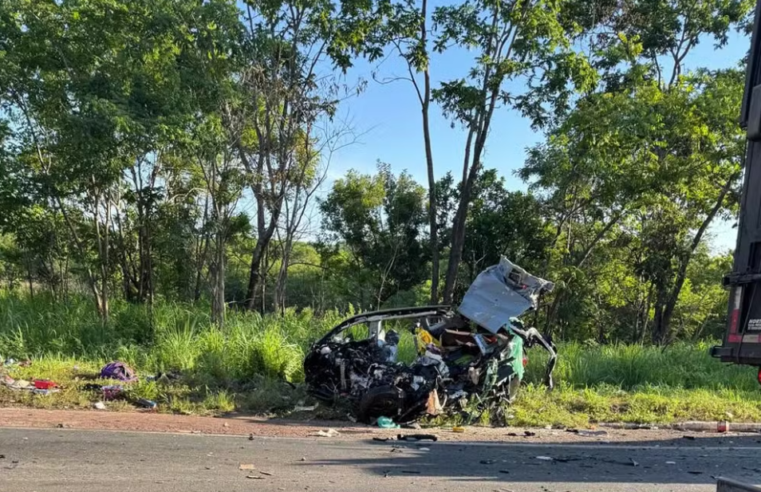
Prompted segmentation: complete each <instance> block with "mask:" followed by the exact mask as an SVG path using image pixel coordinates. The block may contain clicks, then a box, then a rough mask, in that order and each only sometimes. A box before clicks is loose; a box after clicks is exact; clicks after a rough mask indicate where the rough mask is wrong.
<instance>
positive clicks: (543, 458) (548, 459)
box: [536, 456, 554, 461]
mask: <svg viewBox="0 0 761 492" xmlns="http://www.w3.org/2000/svg"><path fill="white" fill-rule="evenodd" d="M536 459H538V460H540V461H554V460H553V458H552V457H551V456H537V457H536Z"/></svg>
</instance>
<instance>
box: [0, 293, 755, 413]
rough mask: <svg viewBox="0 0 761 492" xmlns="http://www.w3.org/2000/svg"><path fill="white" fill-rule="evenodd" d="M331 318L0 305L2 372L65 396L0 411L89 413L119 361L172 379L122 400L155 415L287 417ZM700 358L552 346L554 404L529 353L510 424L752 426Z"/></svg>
mask: <svg viewBox="0 0 761 492" xmlns="http://www.w3.org/2000/svg"><path fill="white" fill-rule="evenodd" d="M341 317H342V316H341V315H339V314H338V313H329V314H328V315H325V316H323V317H321V318H317V317H314V316H312V315H311V314H310V313H309V312H303V313H299V314H297V313H294V312H288V313H286V315H285V316H282V317H274V316H273V317H264V318H262V317H260V316H258V315H256V314H249V313H235V312H233V313H230V316H229V319H228V323H227V325H226V326H225V328H224V330H221V331H220V330H218V329H216V328H213V327H211V325H210V324H209V320H208V316H207V315H206V312H205V311H203V310H201V309H198V308H188V307H186V306H179V305H168V304H162V305H158V306H156V307H154V308H153V312H152V313H151V312H149V311H148V309H147V308H145V307H139V306H128V305H117V306H115V308H114V314H113V316H112V320H111V323H110V324H109V325H108V326H107V327H103V326H102V325H101V324H100V322H99V320H98V319H97V317H96V316H95V313H94V312H93V309H92V308H91V306H90V304H89V303H87V302H85V301H71V302H69V303H67V304H53V303H49V302H45V301H44V300H41V299H37V300H36V301H31V300H28V299H17V298H12V297H7V296H5V297H2V296H0V356H2V357H4V358H8V357H13V358H15V359H17V360H22V359H26V358H29V359H31V360H32V361H33V364H32V366H31V367H25V368H22V367H18V366H12V367H10V368H7V372H8V374H9V375H11V376H12V377H14V378H25V379H31V378H50V379H53V380H54V381H56V382H58V383H60V384H62V385H64V387H65V388H64V390H63V391H61V392H60V393H56V394H51V395H48V396H39V395H34V394H32V393H30V392H25V391H12V390H10V389H8V388H6V387H4V386H0V405H4V406H8V405H27V406H32V407H38V408H64V407H66V408H79V407H90V406H91V405H92V403H93V402H94V401H97V400H98V399H99V395H98V394H96V393H93V392H89V391H85V390H83V386H84V385H85V384H87V383H88V382H90V381H89V380H88V378H89V377H91V376H92V375H95V374H97V372H98V370H99V368H100V367H101V366H102V365H103V363H105V362H107V361H109V360H113V359H119V360H123V361H125V362H127V363H129V364H130V365H132V366H133V367H134V368H135V369H136V370H137V371H138V373H139V374H141V375H146V374H155V373H156V372H158V371H167V370H177V371H180V372H181V373H182V378H181V379H180V380H178V381H173V382H172V383H171V384H161V383H158V382H148V381H141V382H139V383H136V384H133V385H130V387H131V389H130V390H129V396H131V397H134V398H147V399H151V400H155V401H157V402H158V403H159V410H160V411H166V412H179V413H194V414H214V413H220V412H227V411H231V410H235V409H237V410H240V411H244V412H255V413H274V414H279V415H287V414H288V413H289V411H290V410H291V409H292V408H293V407H294V405H296V404H297V403H298V402H299V401H303V400H304V399H305V394H304V392H303V388H302V387H301V385H299V382H300V381H301V380H302V379H303V373H302V368H301V362H302V359H303V355H304V353H305V351H306V350H307V349H308V347H309V345H310V344H311V342H312V341H313V340H315V339H316V338H317V337H318V336H320V335H321V334H323V333H325V332H326V331H327V330H329V329H330V328H331V327H332V326H333V325H335V324H336V323H337V322H338V321H339V320H340V319H341ZM708 347H709V344H706V343H698V344H686V343H680V344H677V345H675V346H672V347H669V348H667V349H665V350H661V349H658V348H654V347H643V346H627V345H611V346H603V347H598V346H585V345H583V344H579V343H562V344H560V347H559V351H560V358H559V364H558V367H557V370H556V373H555V374H556V381H557V388H556V390H555V391H553V392H552V393H547V392H546V391H545V389H544V388H543V387H541V386H539V385H536V384H535V383H537V382H538V379H539V378H540V377H541V374H542V363H543V358H542V353H541V350H540V349H536V350H534V351H532V352H531V353H530V354H529V358H530V362H529V369H528V371H527V374H528V377H527V380H528V383H529V384H528V385H527V386H526V387H525V388H524V389H523V393H522V394H521V396H520V397H519V401H518V403H517V404H516V405H514V407H513V408H512V409H511V410H510V412H511V413H512V414H513V415H514V419H513V420H512V421H511V423H513V424H515V425H547V424H557V425H568V426H583V425H588V424H589V423H591V422H602V421H624V422H641V423H667V422H673V421H682V420H719V419H721V420H724V419H727V420H731V421H759V422H761V391H759V387H758V383H757V382H756V381H755V373H754V371H753V369H752V368H747V367H735V366H726V365H722V364H720V363H718V362H717V361H715V360H713V359H711V358H710V357H709V356H708ZM400 354H401V357H402V358H406V359H411V358H412V357H414V347H413V343H412V339H411V337H408V336H404V337H403V339H402V344H401V347H400ZM285 380H287V381H290V382H292V383H293V385H291V384H287V383H285V382H284V381H285ZM109 407H110V408H113V409H119V408H124V409H126V408H132V406H131V405H130V404H129V403H127V402H109ZM325 412H327V413H328V414H333V412H331V411H330V410H327V409H326V410H325ZM318 413H319V410H318Z"/></svg>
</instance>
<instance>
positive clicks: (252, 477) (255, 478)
mask: <svg viewBox="0 0 761 492" xmlns="http://www.w3.org/2000/svg"><path fill="white" fill-rule="evenodd" d="M246 478H250V479H251V480H264V477H263V476H261V475H246Z"/></svg>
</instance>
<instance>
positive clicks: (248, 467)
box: [238, 463, 256, 470]
mask: <svg viewBox="0 0 761 492" xmlns="http://www.w3.org/2000/svg"><path fill="white" fill-rule="evenodd" d="M238 470H256V467H255V466H254V465H253V464H251V463H241V464H240V465H239V466H238Z"/></svg>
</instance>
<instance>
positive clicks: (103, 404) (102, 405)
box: [92, 401, 106, 410]
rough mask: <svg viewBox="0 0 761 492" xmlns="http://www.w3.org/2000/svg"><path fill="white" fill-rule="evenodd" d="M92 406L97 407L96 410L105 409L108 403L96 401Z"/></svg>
mask: <svg viewBox="0 0 761 492" xmlns="http://www.w3.org/2000/svg"><path fill="white" fill-rule="evenodd" d="M92 406H93V408H95V410H105V409H106V404H105V403H103V402H102V401H96V402H95V403H93V405H92Z"/></svg>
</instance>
